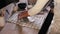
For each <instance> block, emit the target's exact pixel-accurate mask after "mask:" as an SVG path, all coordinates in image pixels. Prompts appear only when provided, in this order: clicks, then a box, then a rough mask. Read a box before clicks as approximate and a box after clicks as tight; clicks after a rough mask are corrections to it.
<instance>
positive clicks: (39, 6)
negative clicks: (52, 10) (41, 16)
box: [28, 0, 49, 16]
mask: <svg viewBox="0 0 60 34" xmlns="http://www.w3.org/2000/svg"><path fill="white" fill-rule="evenodd" d="M48 1H49V0H37V3H36V4H35V6H34V7H33V8H31V9H30V10H29V11H28V14H29V15H30V16H32V15H36V14H37V13H39V12H40V11H41V10H42V8H43V7H44V6H45V4H46V3H47V2H48Z"/></svg>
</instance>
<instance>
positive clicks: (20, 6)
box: [18, 3, 27, 9]
mask: <svg viewBox="0 0 60 34" xmlns="http://www.w3.org/2000/svg"><path fill="white" fill-rule="evenodd" d="M26 6H27V5H26V3H19V4H18V8H19V9H25V8H26Z"/></svg>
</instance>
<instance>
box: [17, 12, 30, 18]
mask: <svg viewBox="0 0 60 34" xmlns="http://www.w3.org/2000/svg"><path fill="white" fill-rule="evenodd" d="M28 16H29V15H28V11H24V12H22V13H20V14H18V18H19V19H22V18H24V17H28Z"/></svg>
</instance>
